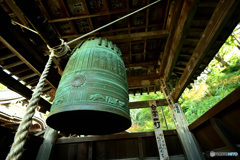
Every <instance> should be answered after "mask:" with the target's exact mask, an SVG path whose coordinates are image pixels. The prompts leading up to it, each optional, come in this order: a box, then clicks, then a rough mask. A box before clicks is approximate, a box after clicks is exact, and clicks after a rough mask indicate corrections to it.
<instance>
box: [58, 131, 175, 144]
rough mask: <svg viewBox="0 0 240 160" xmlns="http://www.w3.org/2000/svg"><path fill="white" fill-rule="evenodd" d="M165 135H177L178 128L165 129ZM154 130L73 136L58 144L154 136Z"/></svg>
mask: <svg viewBox="0 0 240 160" xmlns="http://www.w3.org/2000/svg"><path fill="white" fill-rule="evenodd" d="M163 133H164V135H165V136H173V135H174V136H176V135H177V132H176V130H164V131H163ZM153 136H154V132H141V133H131V134H129V133H121V134H112V135H101V136H87V137H73V138H60V139H58V140H57V142H56V144H74V143H83V142H92V141H104V140H118V139H132V138H138V137H153Z"/></svg>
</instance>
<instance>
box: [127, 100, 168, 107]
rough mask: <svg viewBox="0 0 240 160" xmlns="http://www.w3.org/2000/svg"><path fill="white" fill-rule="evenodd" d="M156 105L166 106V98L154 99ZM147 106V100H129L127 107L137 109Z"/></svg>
mask: <svg viewBox="0 0 240 160" xmlns="http://www.w3.org/2000/svg"><path fill="white" fill-rule="evenodd" d="M155 102H156V105H157V106H167V105H168V103H167V101H166V99H159V100H155ZM148 107H149V101H137V102H130V103H129V108H130V109H138V108H148Z"/></svg>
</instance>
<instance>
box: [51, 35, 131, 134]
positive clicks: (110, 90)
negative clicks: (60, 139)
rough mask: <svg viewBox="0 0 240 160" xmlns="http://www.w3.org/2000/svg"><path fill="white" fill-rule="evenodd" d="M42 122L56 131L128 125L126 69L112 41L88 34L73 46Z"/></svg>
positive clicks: (103, 130) (97, 130)
mask: <svg viewBox="0 0 240 160" xmlns="http://www.w3.org/2000/svg"><path fill="white" fill-rule="evenodd" d="M46 122H47V124H48V125H49V126H50V127H52V128H54V129H56V130H58V131H63V132H67V133H75V134H88V135H101V134H112V133H116V132H121V131H124V130H126V129H128V128H129V127H130V126H131V120H130V116H129V97H128V84H127V76H126V70H125V66H124V63H123V60H122V58H121V52H120V50H119V48H118V47H117V46H116V45H114V44H113V43H112V42H111V41H108V40H106V39H102V38H95V39H94V38H91V39H89V40H87V41H85V42H84V43H82V44H79V46H77V47H76V48H75V49H74V51H73V52H72V56H71V57H70V59H69V61H68V63H67V65H66V67H65V70H64V72H63V75H62V78H61V81H60V83H59V86H58V89H57V92H56V96H55V99H54V102H53V105H52V107H51V111H50V114H49V117H48V118H47V120H46Z"/></svg>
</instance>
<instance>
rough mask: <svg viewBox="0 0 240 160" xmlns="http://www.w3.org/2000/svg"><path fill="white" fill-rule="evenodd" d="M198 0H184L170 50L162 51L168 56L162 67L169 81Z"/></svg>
mask: <svg viewBox="0 0 240 160" xmlns="http://www.w3.org/2000/svg"><path fill="white" fill-rule="evenodd" d="M198 1H199V0H185V1H184V3H183V6H182V10H181V13H180V16H179V19H178V23H177V28H176V30H175V32H174V36H173V40H172V41H171V44H172V45H171V46H170V49H166V52H165V49H164V54H167V55H168V59H167V64H166V65H165V66H163V67H164V68H165V70H164V73H163V74H164V78H165V80H167V81H168V80H169V77H170V76H171V75H172V70H173V67H174V66H175V64H176V62H177V58H178V55H179V53H180V50H181V48H182V45H183V41H184V40H185V38H186V33H187V31H188V29H189V27H190V24H191V21H192V19H193V17H194V15H195V12H196V10H197V6H198Z"/></svg>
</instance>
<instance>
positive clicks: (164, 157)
mask: <svg viewBox="0 0 240 160" xmlns="http://www.w3.org/2000/svg"><path fill="white" fill-rule="evenodd" d="M149 106H150V108H151V113H152V120H153V125H154V131H155V137H156V141H157V145H158V152H159V157H160V160H169V156H168V151H167V145H166V142H165V138H164V135H163V130H162V127H161V123H160V119H159V115H158V111H157V104H156V101H149Z"/></svg>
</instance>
